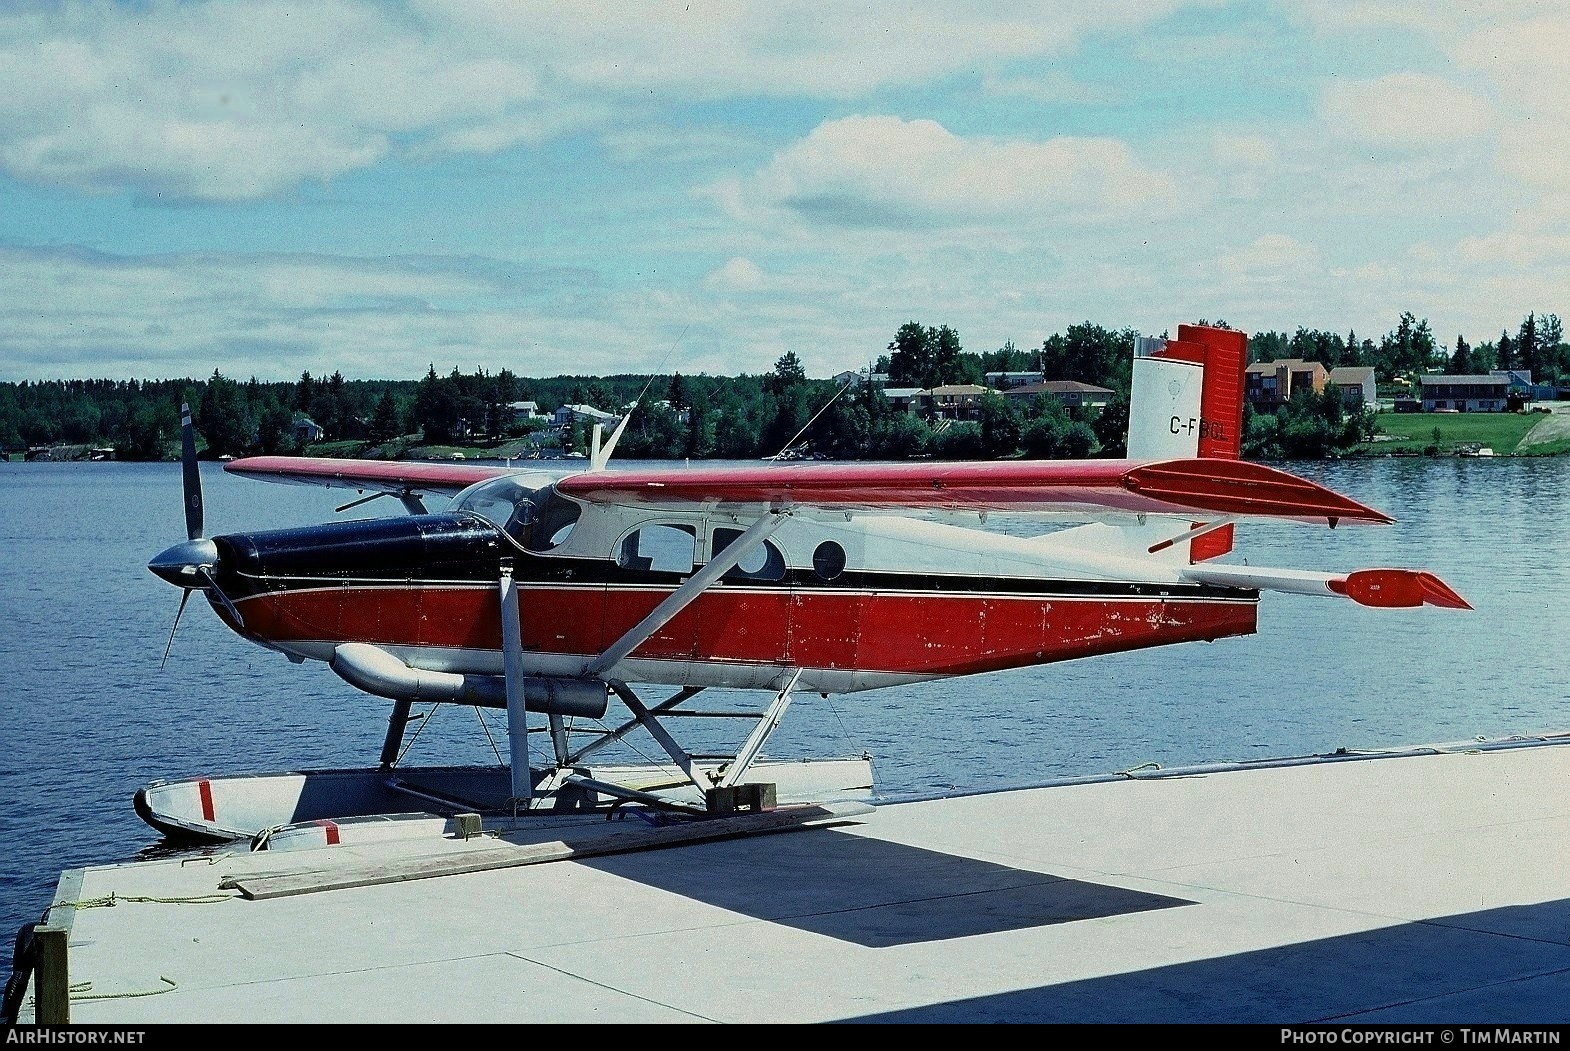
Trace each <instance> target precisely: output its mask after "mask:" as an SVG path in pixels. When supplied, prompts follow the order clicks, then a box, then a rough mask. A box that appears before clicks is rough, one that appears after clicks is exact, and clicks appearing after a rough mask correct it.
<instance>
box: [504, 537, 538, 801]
mask: <svg viewBox="0 0 1570 1051" xmlns="http://www.w3.org/2000/svg"><path fill="white" fill-rule="evenodd" d="M501 592H502V669H503V671H504V672H505V674H506V680H507V750H508V756H509V761H510V762H511V764H512V803H513V805H514V806H515V807H517V808H519V809H523V810H527V809H528V807H529V795H530V791H531V789H532V787H533V777H532V773H531V771H530V769H529V714H528V710H527V709H526V708H525V707H524V703H523V622H522V621H521V620H520V619H519V616H518V582H517V581H516V580H514V579H513V576H512V564H511V563H510V562H509V563H504V564H503V565H502V572H501Z"/></svg>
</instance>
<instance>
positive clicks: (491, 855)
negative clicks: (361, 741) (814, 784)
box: [219, 803, 873, 901]
mask: <svg viewBox="0 0 1570 1051" xmlns="http://www.w3.org/2000/svg"><path fill="white" fill-rule="evenodd" d="M872 810H873V808H872V807H871V806H868V805H866V804H864V803H836V804H831V805H825V806H809V807H790V808H783V809H780V810H771V811H766V812H763V813H758V814H745V815H739V816H735V817H724V818H700V819H695V820H692V821H690V822H684V823H682V824H678V825H669V826H666V827H664V828H634V829H626V830H618V831H616V832H610V833H604V832H602V833H594V834H590V835H587V836H582V837H577V838H574V839H562V840H555V841H552V842H549V843H531V844H511V843H507V842H505V841H501V842H499V843H498V845H496V846H494V847H481V848H476V849H473V850H460V851H454V852H451V853H444V854H422V855H416V856H412V857H404V858H396V859H393V860H390V861H384V862H377V863H374V864H361V865H346V866H344V867H342V868H339V869H336V870H332V871H326V870H315V871H311V872H299V873H281V874H273V875H256V876H237V877H234V878H232V879H227V880H224V881H223V882H222V883H221V884H219V887H220V889H223V890H238V891H239V892H240V893H241V895H243V896H244V897H246V898H248V899H251V900H253V901H260V900H265V899H267V898H282V897H288V896H291V895H296V894H316V893H319V892H321V891H327V890H348V889H350V888H353V887H371V886H377V885H379V884H384V883H402V882H406V881H408V880H417V879H433V878H437V877H440V876H457V875H462V874H464V873H468V872H487V871H490V870H493V869H504V868H516V867H519V866H522V865H540V864H544V863H546V862H551V861H568V860H571V859H573V858H586V857H595V856H597V855H604V854H618V853H625V852H628V851H634V850H650V849H655V848H659V847H668V846H675V845H677V844H680V843H693V842H698V841H700V840H706V839H720V838H723V837H726V836H737V835H747V834H752V833H759V832H776V831H784V830H786V829H793V828H805V827H812V826H814V825H819V824H822V823H825V822H831V823H835V824H837V823H840V822H842V821H850V820H853V819H855V818H856V817H858V816H861V815H865V814H870V813H872ZM323 849H330V848H323Z"/></svg>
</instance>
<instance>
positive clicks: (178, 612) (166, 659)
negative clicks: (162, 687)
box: [158, 591, 191, 671]
mask: <svg viewBox="0 0 1570 1051" xmlns="http://www.w3.org/2000/svg"><path fill="white" fill-rule="evenodd" d="M190 597H191V593H190V592H189V591H182V592H180V608H179V609H177V610H175V611H174V626H173V627H172V628H170V629H169V641H168V643H167V644H165V646H164V659H163V660H161V661H159V662H158V670H159V671H163V670H164V665H166V664H168V663H169V650H170V649H172V648H173V647H174V633H175V632H177V631H179V630H180V618H181V617H182V616H184V615H185V604H186V602H187V600H189V599H190Z"/></svg>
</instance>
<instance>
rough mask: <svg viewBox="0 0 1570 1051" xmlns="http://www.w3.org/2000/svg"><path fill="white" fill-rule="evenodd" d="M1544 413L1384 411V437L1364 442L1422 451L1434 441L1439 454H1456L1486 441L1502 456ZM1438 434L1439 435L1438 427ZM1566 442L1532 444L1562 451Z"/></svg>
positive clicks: (1374, 448)
mask: <svg viewBox="0 0 1570 1051" xmlns="http://www.w3.org/2000/svg"><path fill="white" fill-rule="evenodd" d="M1544 418H1545V417H1544V415H1543V414H1542V413H1538V412H1527V413H1516V412H1459V413H1454V412H1411V413H1405V412H1403V413H1396V412H1382V413H1380V414H1379V415H1378V416H1377V417H1375V419H1377V420H1378V421H1379V429H1380V431H1381V432H1382V433H1381V436H1380V440H1379V441H1376V442H1373V443H1372V444H1370V445H1366V446H1363V449H1364V451H1366V452H1371V453H1419V454H1420V453H1422V452H1424V451H1425V450H1426V449H1427V448H1428V447H1429V446H1430V445H1435V446H1438V451H1439V455H1441V456H1449V455H1453V454H1454V453H1455V452H1456V450H1457V449H1458V448H1460V447H1462V446H1466V445H1482V446H1486V447H1487V448H1490V449H1492V450H1494V452H1495V453H1496V454H1498V455H1500V456H1508V455H1509V454H1511V453H1513V452H1515V450H1516V446H1517V445H1519V444H1520V443H1521V439H1522V438H1524V437H1526V433H1527V432H1528V431H1530V430H1531V429H1532V428H1533V427H1536V426H1537V424H1538V423H1539V422H1540V421H1541V420H1543V419H1544ZM1436 428H1437V429H1438V432H1439V433H1438V436H1437V437H1436V436H1435V433H1434V432H1435V429H1436ZM1561 444H1562V443H1559V442H1554V443H1551V444H1548V445H1541V446H1532V447H1531V449H1530V451H1531V453H1532V454H1533V455H1538V454H1542V453H1552V452H1560V451H1563V449H1559V448H1556V446H1560V445H1561Z"/></svg>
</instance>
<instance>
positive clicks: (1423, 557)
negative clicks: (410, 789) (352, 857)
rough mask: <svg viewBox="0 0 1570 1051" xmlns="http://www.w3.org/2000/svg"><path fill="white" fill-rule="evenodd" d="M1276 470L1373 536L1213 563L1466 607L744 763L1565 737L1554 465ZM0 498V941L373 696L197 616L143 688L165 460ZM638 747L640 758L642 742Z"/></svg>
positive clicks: (1253, 753) (300, 752) (1244, 534)
mask: <svg viewBox="0 0 1570 1051" xmlns="http://www.w3.org/2000/svg"><path fill="white" fill-rule="evenodd" d="M1282 466H1284V467H1286V468H1287V469H1288V470H1291V471H1293V472H1295V473H1297V474H1300V475H1303V476H1304V477H1307V478H1310V479H1312V480H1314V481H1317V482H1320V483H1322V484H1324V485H1327V486H1329V487H1331V488H1333V489H1336V490H1339V491H1341V492H1344V493H1346V494H1347V495H1349V496H1352V497H1354V498H1356V499H1358V500H1360V501H1362V502H1364V503H1367V504H1370V505H1372V506H1374V507H1377V508H1379V509H1380V510H1382V511H1385V512H1387V513H1389V514H1392V515H1394V516H1395V518H1396V519H1397V524H1396V525H1394V526H1390V527H1356V526H1347V527H1343V528H1341V529H1338V530H1335V531H1331V530H1328V529H1324V528H1314V527H1308V526H1299V525H1289V524H1280V525H1277V524H1266V525H1254V524H1250V525H1248V526H1246V527H1242V528H1241V529H1240V533H1239V537H1238V550H1237V551H1236V552H1235V553H1234V554H1233V555H1230V556H1228V558H1227V560H1228V561H1242V560H1244V559H1246V560H1248V561H1250V562H1253V563H1255V564H1261V565H1275V566H1285V567H1295V568H1304V569H1326V570H1348V569H1357V568H1368V567H1376V566H1422V567H1425V568H1428V569H1431V570H1433V571H1435V572H1437V573H1438V574H1439V575H1440V576H1441V577H1442V578H1444V579H1445V580H1446V581H1447V582H1448V583H1450V584H1451V585H1452V586H1453V587H1455V588H1456V589H1457V590H1458V591H1459V592H1460V593H1461V594H1462V595H1464V596H1465V597H1466V598H1467V599H1468V600H1469V601H1470V602H1472V604H1473V605H1474V606H1475V607H1476V610H1475V611H1474V612H1470V613H1468V612H1464V611H1450V610H1436V609H1427V608H1425V609H1422V610H1371V609H1364V608H1362V607H1358V606H1354V605H1352V604H1350V603H1347V602H1343V601H1336V600H1328V599H1314V598H1307V597H1297V596H1285V595H1267V596H1265V600H1264V601H1263V603H1262V604H1261V608H1260V616H1259V621H1260V633H1259V634H1258V635H1256V636H1252V637H1249V638H1243V639H1227V640H1223V641H1221V642H1217V643H1213V644H1202V643H1196V644H1189V645H1184V646H1177V647H1171V648H1168V649H1161V650H1149V651H1144V652H1139V653H1130V654H1121V655H1116V656H1111V657H1100V658H1096V659H1094V660H1089V661H1084V662H1069V663H1065V664H1059V665H1053V666H1049V667H1044V668H1037V669H1030V670H1025V671H1017V672H1003V673H998V674H995V675H986V676H977V677H973V678H969V679H961V680H956V681H951V682H946V683H935V684H928V685H922V686H912V687H901V688H896V689H889V690H883V691H876V692H873V693H868V694H861V695H853V696H849V697H832V698H828V699H822V698H818V697H814V696H808V697H799V698H797V699H796V701H795V703H794V704H793V705H792V707H791V709H790V711H789V713H788V715H787V717H786V719H785V722H784V725H783V727H782V728H781V730H780V732H779V733H778V734H777V735H776V736H775V738H774V739H773V740H772V741H771V742H770V746H769V753H770V754H772V755H776V756H795V755H808V754H832V755H846V754H861V753H862V752H866V753H869V754H870V755H871V756H872V757H873V760H874V770H875V773H876V775H877V780H878V784H879V789H880V791H882V792H884V793H887V794H891V795H903V794H909V793H927V792H933V791H936V790H940V789H945V788H948V787H950V786H952V787H956V788H962V789H969V788H988V787H998V786H1001V785H1006V784H1021V783H1027V782H1033V781H1039V780H1043V779H1047V778H1052V777H1059V776H1068V775H1076V774H1097V773H1105V772H1107V771H1111V770H1119V769H1127V768H1129V767H1133V766H1137V765H1140V764H1144V763H1151V762H1154V763H1160V764H1161V765H1163V766H1174V765H1183V764H1189V763H1198V762H1206V761H1212V760H1232V759H1251V758H1261V757H1265V756H1276V755H1299V754H1307V753H1313V752H1324V751H1330V750H1333V749H1335V748H1337V747H1342V746H1345V747H1348V748H1376V747H1393V746H1398V745H1414V744H1429V743H1436V742H1447V741H1455V740H1462V739H1467V738H1471V737H1473V736H1482V737H1489V738H1498V737H1506V736H1511V735H1521V734H1534V733H1545V732H1552V731H1559V730H1563V729H1567V728H1570V705H1567V701H1570V686H1567V685H1566V680H1565V676H1564V674H1563V672H1562V670H1561V667H1560V660H1559V656H1558V655H1559V652H1560V650H1561V648H1562V643H1563V634H1562V626H1563V624H1564V623H1565V614H1566V613H1567V612H1570V601H1567V597H1570V585H1567V581H1566V575H1565V570H1564V568H1563V564H1562V558H1563V554H1564V552H1566V551H1567V550H1570V520H1567V516H1566V514H1565V511H1566V508H1567V506H1570V504H1567V496H1570V493H1567V488H1570V460H1564V459H1541V460H1532V459H1510V458H1500V459H1494V460H1426V459H1390V460H1358V461H1344V462H1332V463H1322V464H1320V463H1313V464H1289V465H1282ZM203 477H204V484H205V486H206V495H207V523H208V529H209V531H210V532H213V533H220V532H223V531H226V530H235V529H242V528H266V527H274V526H283V525H296V524H303V523H309V522H315V521H322V520H326V519H329V518H332V517H334V514H333V507H334V506H335V505H336V504H338V503H341V502H343V501H344V500H346V499H348V497H347V496H346V495H345V494H344V493H342V492H340V491H332V490H326V489H315V488H307V487H294V486H279V485H269V484H265V483H259V482H253V481H245V480H240V479H236V478H233V477H231V476H228V475H225V474H223V473H222V472H221V471H219V470H217V469H216V467H214V466H213V465H207V466H204V468H203ZM0 484H3V485H5V486H6V487H7V488H8V490H9V492H8V494H7V495H8V497H9V499H7V500H6V501H4V503H3V504H0V599H3V602H0V681H3V682H4V689H3V690H0V713H3V717H4V718H3V726H4V728H5V731H6V738H7V740H6V755H7V757H8V761H7V762H6V763H4V764H3V766H0V792H3V798H4V799H5V801H6V806H4V807H3V808H0V835H3V840H0V841H3V842H5V843H6V844H8V848H7V850H6V854H5V857H6V861H5V864H4V866H3V869H0V934H9V933H10V932H12V931H14V930H15V929H16V928H17V927H18V926H19V925H20V924H22V923H25V922H28V921H31V920H34V919H36V918H37V916H38V912H39V911H40V910H41V909H42V907H43V905H44V904H45V903H47V901H48V900H49V897H50V894H51V893H52V890H53V886H54V883H55V880H56V878H57V877H58V875H59V873H60V872H61V870H63V869H65V868H69V867H73V866H77V865H83V864H94V863H101V862H105V861H110V860H115V859H121V858H129V857H132V856H134V855H136V854H137V852H138V851H139V850H143V849H145V848H148V847H149V846H150V845H151V843H152V840H153V838H154V837H153V834H152V833H151V831H150V830H149V829H148V828H147V827H146V826H145V825H143V824H142V822H141V821H140V820H139V819H138V818H137V817H136V816H135V814H134V813H132V810H131V805H130V803H131V797H132V794H133V793H134V792H135V791H136V789H137V788H139V787H141V786H142V785H143V784H144V783H145V782H147V781H148V780H151V779H153V778H156V777H179V776H187V775H195V774H203V773H214V774H216V773H236V772H241V771H248V770H277V769H287V768H290V767H322V766H357V765H367V764H370V763H373V762H374V761H375V757H376V755H377V754H378V751H379V749H380V744H381V737H382V733H383V731H384V729H385V725H386V717H387V712H388V706H387V703H386V702H384V701H381V700H378V699H375V698H371V697H367V696H365V695H363V694H360V693H358V692H357V691H355V690H354V689H352V688H351V687H349V686H348V685H346V684H345V683H343V682H342V681H341V680H339V679H338V678H337V677H336V676H335V675H333V674H332V673H331V672H329V671H327V670H326V669H325V668H324V667H323V666H321V665H319V664H310V665H305V666H298V667H297V666H295V665H292V664H289V663H288V662H287V661H286V660H285V659H284V658H283V657H281V656H279V655H278V654H276V653H272V652H269V651H266V650H263V649H260V648H259V647H256V646H254V645H251V644H249V643H246V642H244V641H243V640H241V639H239V638H237V637H236V636H234V635H233V634H231V633H230V632H228V631H227V630H226V629H224V628H223V627H222V626H221V625H220V624H219V623H218V620H217V618H216V617H215V616H213V615H212V614H211V612H210V611H209V610H207V609H206V608H205V607H204V606H203V604H202V603H201V602H200V601H194V602H192V604H191V606H190V608H189V609H187V611H186V616H185V619H184V621H183V622H182V623H181V625H180V630H179V634H178V637H177V638H176V639H175V641H174V646H173V650H172V652H171V654H170V658H169V663H168V666H167V667H166V668H164V669H163V670H160V669H159V659H160V657H161V655H162V653H163V649H164V644H165V642H166V641H167V638H168V632H169V628H170V625H171V623H172V621H173V618H174V613H175V606H176V604H177V602H178V594H177V593H176V592H175V590H174V589H172V588H170V587H169V586H168V585H166V584H164V583H162V582H161V581H159V580H158V579H157V578H155V577H153V576H152V574H150V573H149V572H148V571H147V570H146V568H145V566H146V562H147V559H148V558H149V557H151V556H152V555H153V554H155V553H157V552H158V551H160V550H162V549H163V548H164V547H166V546H168V545H169V544H170V543H173V542H175V541H177V540H181V539H183V538H184V535H185V533H184V521H183V517H182V515H181V508H180V500H179V495H178V494H179V489H180V481H179V469H178V466H177V465H174V464H115V463H96V464H7V465H3V466H0ZM384 505H386V506H384ZM377 513H399V509H398V507H397V506H396V504H395V503H394V502H392V501H378V502H377V503H373V504H370V505H367V506H366V507H364V508H359V509H356V510H355V511H353V512H350V514H351V515H355V514H358V515H369V514H377ZM994 525H995V526H996V527H998V528H1004V527H1005V524H1004V523H1001V522H995V523H994ZM754 700H755V698H751V697H747V696H742V695H734V696H731V697H726V698H721V699H720V701H719V702H717V703H716V705H715V706H727V707H728V706H732V702H735V703H740V702H742V701H754ZM488 718H489V719H490V736H489V737H488V736H487V735H486V733H485V732H483V730H482V727H481V726H480V724H479V722H478V719H477V716H476V714H475V713H474V712H473V711H472V710H469V709H456V708H444V709H441V710H440V711H439V712H438V713H437V714H436V715H435V716H434V717H433V718H432V719H430V720H429V721H428V724H426V725H425V726H424V727H423V729H422V730H421V733H420V737H419V739H418V740H417V741H416V743H415V751H414V753H413V754H412V756H411V761H419V762H427V763H486V762H494V761H496V752H495V749H494V747H493V743H492V739H494V738H499V737H500V735H501V723H500V721H499V719H498V717H497V716H496V714H495V713H490V714H489V715H488ZM689 722H704V723H708V722H718V721H717V720H689ZM683 729H684V730H686V729H687V728H686V726H685V724H684V726H683ZM731 729H732V730H734V727H732V728H731ZM537 746H538V745H537ZM638 752H639V753H641V754H642V755H644V756H647V757H649V758H654V756H655V750H654V748H653V746H652V744H650V743H649V742H647V739H646V738H645V739H643V741H642V742H640V743H639V745H638Z"/></svg>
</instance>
